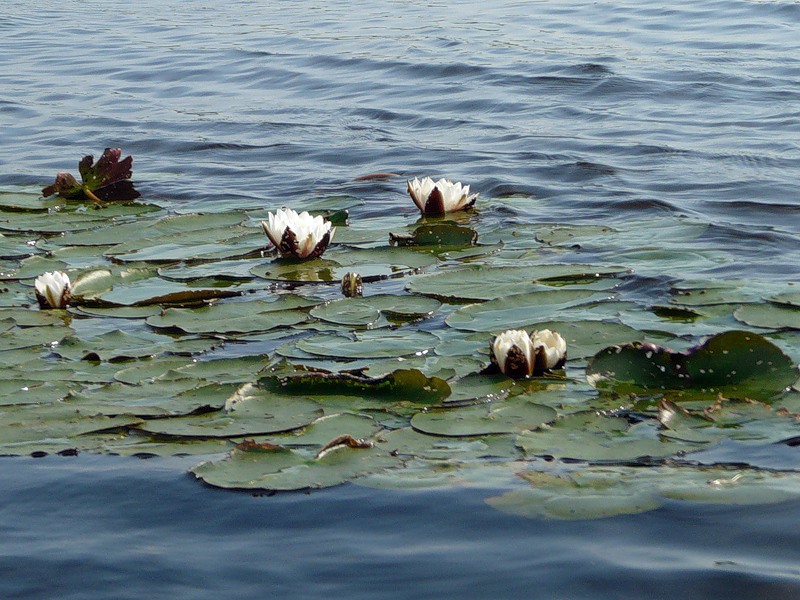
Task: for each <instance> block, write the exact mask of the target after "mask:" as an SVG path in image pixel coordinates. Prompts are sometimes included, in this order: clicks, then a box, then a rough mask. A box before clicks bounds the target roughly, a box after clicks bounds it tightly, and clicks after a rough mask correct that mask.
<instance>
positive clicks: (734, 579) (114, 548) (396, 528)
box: [0, 457, 800, 600]
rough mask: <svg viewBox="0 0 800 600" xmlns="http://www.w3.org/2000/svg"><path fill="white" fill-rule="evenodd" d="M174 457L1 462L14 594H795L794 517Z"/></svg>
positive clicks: (798, 562) (0, 515)
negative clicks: (207, 464)
mask: <svg viewBox="0 0 800 600" xmlns="http://www.w3.org/2000/svg"><path fill="white" fill-rule="evenodd" d="M189 464H190V463H186V464H181V461H166V460H148V461H137V460H136V459H114V458H108V457H106V458H102V457H80V458H77V459H75V458H62V457H49V458H45V459H42V460H37V459H6V460H4V461H1V462H0V482H1V483H2V489H3V504H2V508H0V575H2V577H0V594H2V597H4V598H70V599H72V598H76V599H77V598H120V599H127V598H167V597H172V598H218V597H231V598H265V597H266V598H321V597H348V598H364V599H367V598H412V597H422V598H462V597H463V598H543V599H544V598H619V599H631V600H633V599H640V598H664V599H666V598H684V599H687V600H691V599H697V600H701V599H708V598H759V599H788V598H796V597H797V594H798V591H800V584H799V583H798V579H800V534H798V531H797V527H795V526H794V525H795V524H796V523H797V520H798V519H799V518H800V504H798V503H792V504H777V505H771V506H766V507H758V508H756V509H753V508H736V507H733V508H731V507H713V508H704V507H697V506H693V507H691V508H690V509H689V510H687V509H686V507H685V505H673V506H670V505H668V506H667V507H666V508H663V509H660V510H658V511H656V512H653V513H648V514H645V515H636V516H626V517H616V518H612V519H604V520H600V521H589V522H575V523H572V522H566V523H565V522H552V521H551V522H547V521H533V520H523V519H519V518H516V517H510V516H507V515H504V514H502V513H500V512H498V511H496V510H494V509H492V508H490V507H489V506H487V505H485V504H484V503H483V497H484V496H486V495H490V493H491V492H489V491H485V490H481V491H478V490H472V491H465V490H447V491H437V492H423V493H419V492H391V493H389V492H376V491H372V490H365V489H362V488H358V487H355V486H349V487H342V488H337V489H332V490H327V491H322V492H314V493H312V494H310V495H305V494H279V495H275V496H253V495H251V494H245V493H231V492H222V491H217V490H212V489H208V488H204V487H202V486H199V485H198V484H197V483H195V482H194V481H192V480H191V478H190V477H189V476H188V475H183V474H182V471H183V470H184V469H185V468H187V467H188V466H189Z"/></svg>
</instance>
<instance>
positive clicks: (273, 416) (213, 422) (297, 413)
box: [139, 384, 322, 438]
mask: <svg viewBox="0 0 800 600" xmlns="http://www.w3.org/2000/svg"><path fill="white" fill-rule="evenodd" d="M235 398H236V402H235V408H232V409H230V410H227V411H215V412H209V413H205V414H201V415H193V416H188V417H176V418H166V419H151V420H148V421H146V422H144V423H142V424H141V425H140V426H139V429H140V430H141V431H146V432H148V433H154V434H159V435H165V436H173V437H185V438H188V437H199V438H221V437H224V438H234V437H245V436H253V435H265V434H271V433H281V432H284V431H291V430H293V429H299V428H301V427H305V426H306V425H309V424H310V423H311V422H313V421H314V420H316V419H317V418H318V417H320V416H322V409H321V408H320V406H319V405H318V404H317V403H316V402H313V401H311V400H305V399H302V398H297V397H287V396H281V395H278V394H275V393H274V392H271V391H268V390H264V389H262V388H259V387H258V386H254V385H252V384H245V385H244V386H243V387H242V388H240V389H239V390H237V392H236V394H235ZM231 404H232V400H231V398H229V399H228V400H227V401H226V406H230V405H231Z"/></svg>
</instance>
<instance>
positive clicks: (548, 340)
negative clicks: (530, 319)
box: [531, 329, 567, 375]
mask: <svg viewBox="0 0 800 600" xmlns="http://www.w3.org/2000/svg"><path fill="white" fill-rule="evenodd" d="M531 345H532V346H533V352H534V357H535V360H534V361H533V362H534V364H533V374H536V375H538V374H540V373H542V372H544V371H549V370H552V369H560V368H561V367H563V366H564V363H566V362H567V342H566V341H565V340H564V338H563V337H561V335H560V334H559V333H558V332H557V331H550V330H549V329H542V330H541V331H534V332H533V333H531Z"/></svg>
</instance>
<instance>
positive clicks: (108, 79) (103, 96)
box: [0, 0, 800, 599]
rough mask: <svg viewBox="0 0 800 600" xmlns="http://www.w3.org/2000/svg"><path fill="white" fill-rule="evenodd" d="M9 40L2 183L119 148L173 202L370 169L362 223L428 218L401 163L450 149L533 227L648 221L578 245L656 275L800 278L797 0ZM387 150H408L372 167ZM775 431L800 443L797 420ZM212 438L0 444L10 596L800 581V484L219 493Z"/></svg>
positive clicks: (145, 183) (312, 11)
mask: <svg viewBox="0 0 800 600" xmlns="http://www.w3.org/2000/svg"><path fill="white" fill-rule="evenodd" d="M0 54H1V55H2V56H3V60H2V62H0V191H19V192H31V191H33V192H37V191H38V190H39V189H40V188H41V187H42V186H43V185H45V184H48V183H50V182H51V181H52V178H53V176H54V174H55V173H56V172H57V171H62V170H69V169H74V165H75V163H76V162H77V160H78V158H79V157H81V156H83V155H84V154H92V153H93V154H95V155H97V154H99V153H100V152H101V151H102V149H103V148H105V147H107V146H112V147H117V146H119V147H122V149H123V151H124V152H125V153H126V154H132V155H133V156H134V180H135V181H136V185H137V187H138V189H139V190H140V191H141V192H142V194H143V197H144V198H145V199H146V200H147V201H148V202H151V203H153V204H155V205H158V206H160V207H162V208H164V209H166V210H169V211H173V212H176V213H200V212H225V211H231V210H246V209H247V210H255V211H261V210H263V209H274V208H277V207H280V206H282V205H289V206H293V207H295V208H298V209H301V208H303V206H304V203H308V202H313V201H314V200H315V199H318V198H320V197H329V196H330V197H334V196H344V197H348V198H351V199H356V200H357V202H355V203H353V202H350V203H349V204H348V207H349V208H350V218H351V220H352V222H353V224H354V228H357V227H358V225H357V224H358V223H359V222H361V223H367V224H369V223H371V222H372V221H371V219H374V220H375V222H381V223H385V221H386V219H387V216H388V218H390V219H391V218H393V219H394V221H393V222H392V226H393V227H396V228H402V227H405V226H409V225H413V224H414V223H415V222H416V220H417V218H418V216H419V215H418V214H417V213H416V212H415V211H414V210H412V209H413V206H412V205H411V203H410V201H409V200H408V198H407V196H406V194H405V179H406V178H407V177H408V178H410V177H414V176H417V175H419V176H422V175H427V174H430V175H433V176H447V177H449V178H452V179H454V180H460V181H464V182H466V183H469V184H470V185H471V186H472V188H473V189H474V190H476V191H479V192H480V193H481V203H482V206H481V205H479V209H478V215H477V216H473V217H470V219H471V221H470V223H471V225H473V226H474V227H475V228H476V229H477V230H478V231H479V233H480V234H481V235H482V236H483V239H485V240H486V241H487V242H490V243H493V242H496V241H499V239H501V238H502V239H503V240H504V241H505V243H506V247H507V248H509V249H512V250H513V249H519V251H520V252H527V251H530V250H532V249H536V248H538V246H534V244H533V241H532V239H533V238H532V237H525V236H524V235H522V236H521V237H519V238H515V236H516V232H517V231H524V230H526V228H530V227H532V226H534V225H542V224H546V223H559V224H563V223H567V224H570V225H576V226H577V225H604V226H608V227H615V228H618V229H619V230H620V231H625V232H627V234H628V237H624V238H623V240H622V241H619V240H616V239H615V241H614V242H613V243H612V244H610V245H602V244H595V243H594V242H593V243H592V244H589V245H588V246H587V247H581V245H580V244H576V246H575V247H571V248H569V247H568V248H566V249H564V248H562V249H561V250H560V251H561V252H563V257H564V259H565V260H568V261H583V260H599V261H605V262H612V263H613V262H616V261H619V262H621V263H622V264H625V265H631V266H632V267H633V268H634V270H635V271H636V273H637V278H635V279H634V280H633V281H632V282H630V283H628V289H627V294H628V296H627V298H628V299H631V300H638V299H641V298H644V299H646V301H647V302H649V303H657V302H659V301H660V300H661V299H662V295H663V293H664V288H665V286H667V283H668V282H669V281H672V280H674V279H676V278H681V277H685V278H687V279H694V278H699V279H703V280H704V281H711V280H717V279H720V280H723V279H724V280H746V281H748V282H750V285H751V286H752V287H755V288H756V289H757V288H758V286H760V285H763V286H765V288H766V287H768V286H772V285H774V284H781V285H792V284H797V283H798V271H799V270H800V142H799V141H798V140H800V4H798V3H797V2H790V1H785V0H784V1H774V2H768V1H716V2H714V1H699V2H671V3H667V4H666V5H661V4H652V3H647V2H644V3H642V2H627V1H619V2H582V1H570V0H567V1H559V2H511V1H502V2H494V3H455V2H418V1H408V2H394V1H393V2H369V1H358V0H356V1H354V2H348V3H341V2H340V3H330V2H310V1H307V0H302V1H297V2H245V1H238V2H236V1H232V2H221V1H219V0H188V1H185V2H180V3H164V2H153V1H152V0H144V1H137V2H135V3H122V2H115V1H113V0H112V1H108V2H96V1H83V2H75V1H70V0H68V1H63V2H50V1H46V0H32V1H25V2H22V1H17V0H7V1H6V2H5V3H4V4H3V11H2V14H0ZM375 173H386V174H394V175H395V176H391V177H386V178H381V179H374V178H370V179H366V180H363V179H361V180H358V178H359V177H362V176H364V175H368V174H375ZM638 223H641V227H642V236H641V237H642V238H645V239H646V240H649V239H652V243H644V242H641V241H637V242H636V243H634V242H631V241H629V240H630V236H631V235H633V236H634V237H635V234H636V228H637V227H638V225H632V224H638ZM662 223H663V224H664V225H663V227H662V225H661V224H662ZM687 223H688V224H696V225H698V226H699V227H701V229H702V233H701V234H700V235H688V234H687V232H686V230H685V229H683V228H682V227H683V225H685V224H687ZM676 224H679V225H680V227H676ZM670 227H672V228H674V231H675V234H674V235H673V234H672V233H671V232H672V231H673V229H670ZM504 232H508V233H507V235H504ZM631 232H632V233H631ZM684 235H685V236H686V237H685V238H683V237H681V236H684ZM515 239H516V241H515ZM625 240H628V241H625ZM595 241H596V240H595ZM666 247H669V248H670V251H672V252H676V248H677V249H678V250H677V251H679V252H680V253H682V254H681V255H680V256H684V257H685V263H682V262H681V258H680V256H678V255H677V254H676V256H678V258H673V259H671V260H670V261H663V260H661V259H660V258H658V257H660V255H659V252H661V251H662V250H664V249H665V248H666ZM664 251H666V250H664ZM665 265H668V267H669V268H670V269H674V270H673V271H670V272H665V271H664V269H665V268H666V267H665ZM783 343H784V346H783V347H784V348H787V349H788V351H789V352H790V354H792V358H793V359H794V360H795V362H797V360H798V355H797V353H798V349H799V348H800V344H798V342H797V338H796V337H794V338H787V339H786V340H784V342H783ZM725 452H726V449H725V448H723V449H721V450H718V451H717V453H718V454H711V455H710V458H709V460H714V459H719V460H730V459H731V457H733V459H737V458H740V454H738V453H737V452H738V450H731V454H730V456H726V455H725ZM761 452H762V455H757V456H747V460H748V461H749V462H750V463H751V464H763V465H764V466H766V467H767V468H791V469H798V468H800V461H798V455H797V452H798V447H797V446H796V445H795V446H787V445H781V446H780V447H779V448H777V449H774V448H773V449H766V450H762V451H761ZM191 464H193V461H192V460H189V461H188V462H184V461H183V459H161V458H155V459H152V460H148V461H139V460H136V459H132V458H120V457H99V456H89V455H81V456H79V457H74V458H67V457H54V456H50V457H47V458H45V459H42V460H39V461H36V460H34V459H32V458H5V459H2V460H0V488H2V489H3V490H4V492H3V494H4V502H3V503H2V507H1V508H0V531H2V534H3V535H2V536H1V537H2V540H0V573H1V574H2V577H0V595H2V596H3V597H8V598H11V597H15V598H45V597H53V598H104V597H114V598H141V597H160V596H167V595H170V596H174V597H177V598H205V597H216V596H218V595H220V594H226V595H228V596H230V597H235V598H255V597H264V596H265V595H266V596H272V597H309V598H318V597H321V596H324V595H342V596H346V597H355V598H375V597H397V598H402V597H411V596H419V597H495V598H500V597H507V598H519V597H536V598H556V597H563V598H598V599H600V598H643V597H652V598H667V597H670V598H673V597H679V598H687V599H688V598H698V599H700V598H715V597H735V598H764V599H766V598H776V599H777V598H781V599H783V598H795V597H797V596H798V594H800V568H799V567H798V565H799V564H800V554H798V548H800V535H799V534H798V533H797V531H798V528H797V523H798V520H799V519H800V504H799V503H798V502H789V503H782V504H775V505H770V506H767V507H751V508H748V507H708V506H704V505H694V506H692V507H687V506H685V505H684V504H678V503H675V504H669V503H668V504H667V505H666V506H664V507H663V508H661V509H659V510H656V511H654V512H651V513H646V514H644V515H636V516H628V517H614V518H611V519H605V520H599V521H589V522H580V523H563V522H550V521H542V520H536V519H533V520H528V519H522V518H519V517H513V516H509V515H505V514H502V513H500V512H498V511H495V510H494V509H492V508H490V507H489V506H487V505H486V504H485V503H484V498H485V497H487V496H488V495H491V494H490V493H487V492H486V491H472V490H453V489H448V490H443V491H435V492H425V491H421V492H383V491H373V490H367V489H362V488H356V487H354V486H342V487H339V488H334V489H330V490H326V491H323V492H315V493H312V494H310V495H304V494H279V495H277V496H273V497H252V496H250V495H247V494H241V493H223V492H219V491H216V490H212V489H210V488H207V487H203V486H201V485H199V484H198V483H196V482H192V481H190V479H189V478H188V477H187V476H185V475H184V472H185V470H186V469H187V468H188V467H189V466H191Z"/></svg>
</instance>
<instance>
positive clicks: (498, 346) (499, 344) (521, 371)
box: [489, 329, 534, 379]
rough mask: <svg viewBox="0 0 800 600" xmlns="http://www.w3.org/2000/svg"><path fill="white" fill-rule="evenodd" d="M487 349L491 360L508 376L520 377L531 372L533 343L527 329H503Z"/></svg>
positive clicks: (526, 375)
mask: <svg viewBox="0 0 800 600" xmlns="http://www.w3.org/2000/svg"><path fill="white" fill-rule="evenodd" d="M489 351H490V352H489V353H490V355H491V359H492V362H493V363H494V364H496V365H497V367H498V368H499V369H500V372H501V373H504V374H505V375H508V376H509V377H513V378H514V379H521V378H522V377H528V376H529V375H531V373H532V372H533V358H534V356H533V344H532V343H531V338H530V336H529V335H528V332H527V331H522V330H517V329H510V330H508V331H504V332H503V333H501V334H500V335H498V336H497V337H496V338H494V340H493V341H492V343H491V345H490V346H489Z"/></svg>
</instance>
